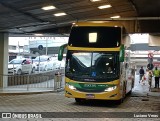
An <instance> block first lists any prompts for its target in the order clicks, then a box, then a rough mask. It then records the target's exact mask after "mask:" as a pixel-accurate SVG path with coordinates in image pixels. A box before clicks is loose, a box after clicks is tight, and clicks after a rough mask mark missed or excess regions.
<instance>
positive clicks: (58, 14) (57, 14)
mask: <svg viewBox="0 0 160 121" xmlns="http://www.w3.org/2000/svg"><path fill="white" fill-rule="evenodd" d="M64 15H67V14H66V13H56V14H54V16H64Z"/></svg>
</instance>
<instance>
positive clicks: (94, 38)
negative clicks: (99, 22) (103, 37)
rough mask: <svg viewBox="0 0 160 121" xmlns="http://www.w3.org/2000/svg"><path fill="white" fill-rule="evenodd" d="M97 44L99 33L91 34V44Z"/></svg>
mask: <svg viewBox="0 0 160 121" xmlns="http://www.w3.org/2000/svg"><path fill="white" fill-rule="evenodd" d="M96 42H97V33H96V32H93V33H89V43H96Z"/></svg>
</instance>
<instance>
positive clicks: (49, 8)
mask: <svg viewBox="0 0 160 121" xmlns="http://www.w3.org/2000/svg"><path fill="white" fill-rule="evenodd" d="M55 8H56V7H54V6H45V7H42V9H43V10H51V9H55Z"/></svg>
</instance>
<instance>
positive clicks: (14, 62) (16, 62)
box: [9, 59, 23, 64]
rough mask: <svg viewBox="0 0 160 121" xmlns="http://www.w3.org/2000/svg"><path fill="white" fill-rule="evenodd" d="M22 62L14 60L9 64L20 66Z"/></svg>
mask: <svg viewBox="0 0 160 121" xmlns="http://www.w3.org/2000/svg"><path fill="white" fill-rule="evenodd" d="M22 61H23V60H18V59H14V60H12V61H10V62H9V64H21V63H22Z"/></svg>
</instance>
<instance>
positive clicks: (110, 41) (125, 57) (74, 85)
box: [58, 22, 134, 102]
mask: <svg viewBox="0 0 160 121" xmlns="http://www.w3.org/2000/svg"><path fill="white" fill-rule="evenodd" d="M129 42H130V39H129V37H128V35H127V33H126V32H125V29H124V27H123V26H121V25H117V24H115V23H109V22H78V23H75V24H73V26H72V28H71V32H70V36H69V41H68V44H65V45H62V46H61V47H60V49H59V54H58V59H59V60H62V58H63V50H64V48H65V47H66V48H67V54H66V64H65V65H66V66H65V96H66V97H69V98H75V101H76V102H81V101H83V100H86V99H100V100H117V101H118V102H122V101H123V99H124V97H125V95H126V94H127V93H129V92H131V91H132V88H133V85H134V71H133V67H132V64H131V63H130V57H129V53H130V50H129Z"/></svg>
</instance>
